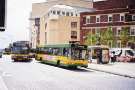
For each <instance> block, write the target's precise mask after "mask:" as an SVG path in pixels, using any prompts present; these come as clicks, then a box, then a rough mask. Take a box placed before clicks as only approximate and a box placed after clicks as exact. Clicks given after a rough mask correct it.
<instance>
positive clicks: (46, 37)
mask: <svg viewBox="0 0 135 90" xmlns="http://www.w3.org/2000/svg"><path fill="white" fill-rule="evenodd" d="M45 44H47V32H45Z"/></svg>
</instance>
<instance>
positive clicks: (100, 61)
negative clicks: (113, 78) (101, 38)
mask: <svg viewBox="0 0 135 90" xmlns="http://www.w3.org/2000/svg"><path fill="white" fill-rule="evenodd" d="M97 64H103V62H102V49H101V48H99V49H97Z"/></svg>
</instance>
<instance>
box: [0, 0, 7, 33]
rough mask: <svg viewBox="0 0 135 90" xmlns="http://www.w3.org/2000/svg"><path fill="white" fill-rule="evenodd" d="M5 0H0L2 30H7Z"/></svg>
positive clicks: (0, 25)
mask: <svg viewBox="0 0 135 90" xmlns="http://www.w3.org/2000/svg"><path fill="white" fill-rule="evenodd" d="M5 6H6V5H5V0H0V31H5Z"/></svg>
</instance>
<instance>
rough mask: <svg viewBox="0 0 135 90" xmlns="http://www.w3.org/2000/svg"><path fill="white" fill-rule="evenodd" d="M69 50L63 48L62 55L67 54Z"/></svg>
mask: <svg viewBox="0 0 135 90" xmlns="http://www.w3.org/2000/svg"><path fill="white" fill-rule="evenodd" d="M68 54H69V50H68V49H67V48H63V56H68Z"/></svg>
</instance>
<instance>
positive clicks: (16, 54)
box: [11, 41, 31, 61]
mask: <svg viewBox="0 0 135 90" xmlns="http://www.w3.org/2000/svg"><path fill="white" fill-rule="evenodd" d="M11 58H12V59H13V60H14V61H31V57H30V47H29V43H28V42H27V41H17V42H14V43H13V45H12V55H11Z"/></svg>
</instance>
